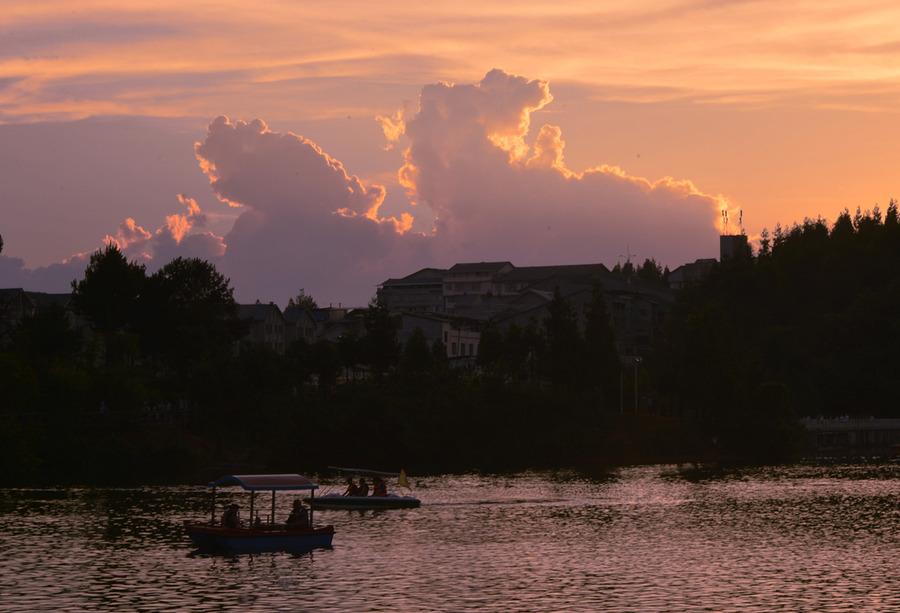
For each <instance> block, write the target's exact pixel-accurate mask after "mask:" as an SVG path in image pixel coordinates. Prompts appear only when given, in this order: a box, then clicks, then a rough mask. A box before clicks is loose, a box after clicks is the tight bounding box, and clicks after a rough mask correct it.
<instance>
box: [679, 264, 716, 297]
mask: <svg viewBox="0 0 900 613" xmlns="http://www.w3.org/2000/svg"><path fill="white" fill-rule="evenodd" d="M716 263H717V262H716V258H704V259H700V260H695V261H693V262H690V263H688V264H682V265H681V266H679V267H678V268H676V269H675V270H673V271H672V272H670V273H669V277H668V282H669V287H671V288H672V289H674V290H679V289H683V288H685V287H688V286H691V285H694V284H695V283H699V282H700V281H702V280H703V279H705V278H706V275H708V274H709V272H710V271H711V270H712V269H713V266H715V265H716Z"/></svg>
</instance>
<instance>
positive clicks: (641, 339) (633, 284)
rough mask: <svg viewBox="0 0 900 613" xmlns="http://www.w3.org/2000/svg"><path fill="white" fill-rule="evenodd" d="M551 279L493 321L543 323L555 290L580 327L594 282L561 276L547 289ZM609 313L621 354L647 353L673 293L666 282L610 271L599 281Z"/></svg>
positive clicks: (503, 325)
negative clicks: (574, 280) (611, 273)
mask: <svg viewBox="0 0 900 613" xmlns="http://www.w3.org/2000/svg"><path fill="white" fill-rule="evenodd" d="M553 282H554V280H549V279H548V280H547V281H545V282H543V283H539V284H535V285H533V286H531V287H530V288H529V289H528V290H527V291H525V292H523V294H522V295H521V296H520V297H519V298H518V299H517V300H516V301H515V302H514V303H512V304H511V305H510V308H509V309H508V310H507V311H506V312H505V313H503V314H501V315H499V316H497V317H495V318H493V319H492V322H493V323H494V324H495V325H497V326H499V327H501V328H507V327H509V326H511V325H516V326H518V327H520V328H522V327H527V326H529V325H534V326H542V325H543V322H544V320H546V319H547V318H548V317H549V316H550V310H549V308H550V302H551V301H552V300H553V294H554V291H556V290H557V289H558V290H559V293H560V295H561V296H562V297H563V298H564V299H565V300H566V301H567V302H568V303H569V304H570V305H571V307H572V310H573V312H574V314H575V318H576V322H577V324H578V326H579V328H581V329H582V330H583V329H584V326H585V322H586V321H587V317H588V314H589V313H588V310H589V306H590V304H591V301H592V300H593V295H594V285H593V284H590V285H586V284H584V283H578V282H573V281H566V280H562V281H561V282H560V283H557V284H555V286H554V287H553V289H548V286H549V285H550V284H552V283H553ZM600 289H601V292H602V294H603V297H604V299H605V301H606V309H607V312H608V313H609V317H610V327H611V328H612V331H613V335H614V337H615V342H616V349H617V351H618V353H619V355H620V356H636V355H647V354H648V353H649V352H650V350H651V348H652V346H653V343H654V340H655V338H656V336H657V335H658V334H659V331H660V329H661V327H662V325H663V323H664V321H665V319H666V317H667V315H668V313H669V311H670V309H671V306H672V303H673V302H674V294H673V293H672V291H671V290H669V289H668V288H667V287H665V286H661V285H659V284H655V283H650V282H647V281H642V280H640V279H637V278H635V277H633V276H632V277H620V276H618V275H611V276H610V277H609V278H607V279H606V280H605V282H603V283H601V284H600Z"/></svg>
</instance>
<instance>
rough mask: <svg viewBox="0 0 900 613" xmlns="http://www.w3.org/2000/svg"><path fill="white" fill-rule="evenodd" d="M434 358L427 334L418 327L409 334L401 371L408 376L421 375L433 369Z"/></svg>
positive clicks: (401, 361) (404, 348)
mask: <svg viewBox="0 0 900 613" xmlns="http://www.w3.org/2000/svg"><path fill="white" fill-rule="evenodd" d="M432 358H433V355H432V353H431V349H430V348H429V347H428V340H427V339H426V338H425V334H424V333H423V332H422V329H421V328H416V329H415V330H413V331H412V334H410V335H409V338H408V339H407V341H406V345H405V346H404V347H403V356H402V357H401V359H400V372H401V373H403V374H404V375H406V376H413V377H421V376H422V375H424V374H425V373H427V372H429V371H430V370H431V367H432V362H431V361H432Z"/></svg>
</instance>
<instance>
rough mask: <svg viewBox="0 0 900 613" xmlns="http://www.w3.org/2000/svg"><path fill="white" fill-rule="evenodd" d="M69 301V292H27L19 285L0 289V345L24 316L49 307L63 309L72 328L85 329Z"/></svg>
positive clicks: (7, 340)
mask: <svg viewBox="0 0 900 613" xmlns="http://www.w3.org/2000/svg"><path fill="white" fill-rule="evenodd" d="M71 301H72V294H71V293H65V294H48V293H46V292H27V291H25V290H23V289H22V288H20V287H16V288H8V289H0V345H3V344H4V343H6V342H9V340H10V338H11V336H12V333H13V332H14V331H15V329H16V328H17V327H18V326H19V324H20V323H21V322H22V320H23V319H24V318H26V317H32V316H33V315H35V314H36V313H38V312H40V311H43V310H46V309H51V308H59V309H61V310H62V311H64V312H65V314H66V318H67V319H68V320H69V325H70V326H71V327H72V329H73V330H83V329H85V328H86V326H85V321H84V320H83V319H82V318H81V317H79V316H78V315H77V314H76V313H75V312H74V311H73V310H72V308H71Z"/></svg>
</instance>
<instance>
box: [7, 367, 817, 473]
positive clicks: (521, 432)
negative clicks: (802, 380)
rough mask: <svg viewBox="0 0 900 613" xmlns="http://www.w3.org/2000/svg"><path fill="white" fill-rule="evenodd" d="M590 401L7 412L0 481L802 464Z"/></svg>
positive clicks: (307, 401) (491, 398)
mask: <svg viewBox="0 0 900 613" xmlns="http://www.w3.org/2000/svg"><path fill="white" fill-rule="evenodd" d="M597 404H598V403H597V402H596V399H595V398H592V397H591V396H582V395H576V394H567V393H565V392H560V391H558V390H547V389H542V388H540V387H536V386H504V387H502V388H498V387H497V386H495V385H484V384H481V383H478V382H466V383H461V382H459V381H454V382H453V383H452V384H435V385H432V386H429V387H420V386H417V387H415V388H410V387H409V385H407V384H406V383H403V382H390V381H388V382H380V383H375V382H365V383H359V384H351V385H344V386H340V387H339V388H336V389H334V390H332V391H330V392H329V393H326V394H323V393H319V392H318V391H315V390H310V391H307V392H305V393H303V394H302V395H300V396H299V397H293V396H292V395H290V394H289V395H287V396H282V397H270V398H268V399H267V400H266V401H264V402H259V403H258V404H257V405H256V406H253V407H246V406H238V405H235V404H227V403H223V404H220V405H217V406H216V408H215V409H213V408H212V407H205V408H204V407H194V408H191V409H181V410H175V409H172V408H171V407H170V408H169V410H166V411H154V410H151V411H149V412H148V411H146V410H136V411H118V412H116V411H112V410H107V411H105V412H99V411H96V412H90V413H85V412H71V413H67V412H63V411H60V412H57V413H54V414H50V415H48V414H40V413H31V414H27V415H22V414H20V415H7V416H5V423H4V427H3V428H2V433H0V459H2V465H3V466H4V467H5V469H4V470H3V471H2V477H0V484H2V485H8V486H19V485H33V486H41V485H68V484H82V485H132V484H141V483H152V484H179V483H198V482H204V480H205V479H209V478H212V477H215V476H217V475H218V474H221V473H224V472H296V471H310V472H315V471H319V470H321V469H324V468H325V467H327V466H329V465H351V466H368V467H377V468H384V469H388V470H399V468H401V467H403V468H406V470H407V471H409V472H411V473H413V474H419V475H422V474H442V473H466V472H485V473H509V472H517V471H522V470H529V469H537V470H540V469H560V468H571V469H575V470H578V471H581V472H584V473H587V474H591V473H602V472H603V471H605V470H607V469H608V468H609V467H615V466H622V465H634V464H655V463H709V462H720V463H725V464H760V463H774V462H784V461H790V460H793V459H797V458H799V457H801V456H802V455H803V451H804V447H803V445H804V437H803V433H802V430H801V429H800V428H799V426H798V424H797V422H795V421H793V420H791V419H787V418H786V419H782V420H772V419H769V420H760V419H758V418H754V419H749V418H744V417H742V416H741V415H734V416H732V419H731V420H730V421H723V420H719V421H716V422H712V421H709V420H702V419H700V418H698V417H694V416H663V415H646V414H644V415H629V414H626V415H620V414H618V412H609V411H604V410H601V409H599V408H598V406H597Z"/></svg>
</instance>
